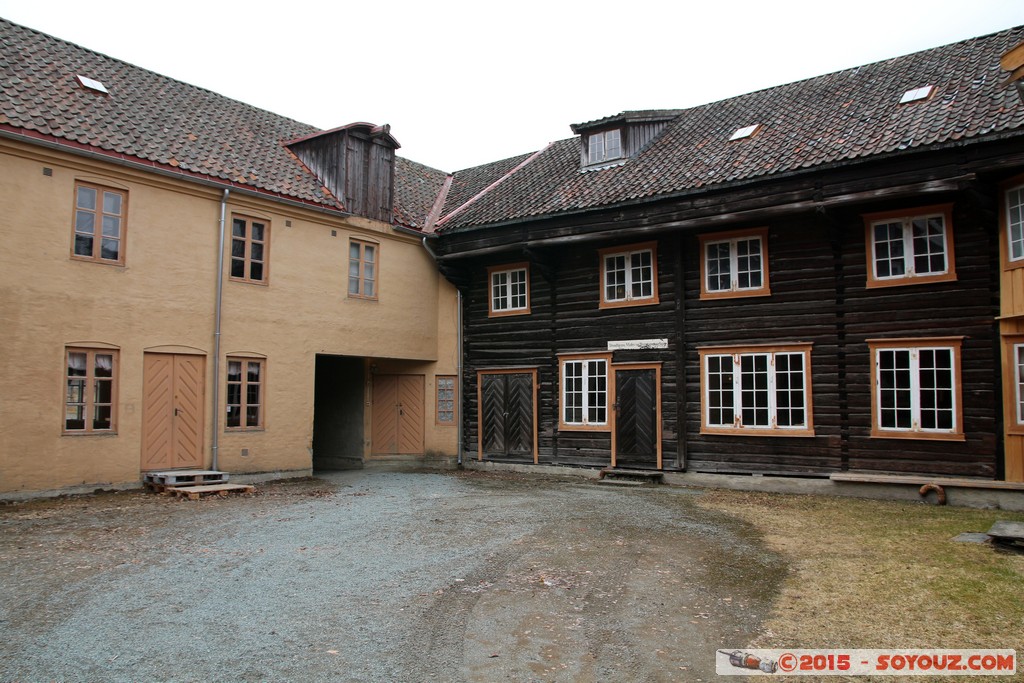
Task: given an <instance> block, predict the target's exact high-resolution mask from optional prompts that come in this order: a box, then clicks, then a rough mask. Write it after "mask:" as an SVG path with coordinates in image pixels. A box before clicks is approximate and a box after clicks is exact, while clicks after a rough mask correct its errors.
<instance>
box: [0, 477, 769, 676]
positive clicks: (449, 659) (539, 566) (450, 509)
mask: <svg viewBox="0 0 1024 683" xmlns="http://www.w3.org/2000/svg"><path fill="white" fill-rule="evenodd" d="M258 489H259V490H258V493H257V495H255V496H253V497H237V498H226V499H220V498H210V499H203V500H199V501H187V500H177V499H172V498H168V497H163V496H157V495H153V494H145V493H141V492H128V493H116V494H115V493H106V494H99V495H96V496H86V497H81V498H72V499H64V500H50V501H36V502H31V503H23V504H18V505H9V506H0V566H2V567H3V580H2V584H0V585H2V588H0V631H2V633H3V638H2V640H0V680H3V681H41V680H47V681H50V680H54V681H498V680H501V681H602V682H604V681H641V680H643V681H708V680H711V679H713V678H715V674H714V662H715V650H716V649H718V648H729V649H735V648H741V647H743V646H745V645H746V644H747V643H748V642H749V641H750V640H751V639H752V638H753V636H754V634H755V633H756V632H757V630H758V628H759V625H760V623H761V620H762V619H763V617H764V616H765V613H766V612H767V610H768V609H769V606H770V603H771V600H772V598H773V597H774V596H775V594H776V592H777V590H778V587H779V584H780V581H781V578H782V576H783V574H784V573H785V572H786V567H785V566H784V564H783V563H782V561H781V560H779V559H778V557H777V556H775V555H773V554H772V553H771V552H769V551H767V550H766V549H765V547H764V546H763V545H762V544H761V542H760V539H759V538H758V537H757V536H756V534H754V533H753V532H752V531H751V529H750V527H748V526H745V525H743V524H741V523H740V522H738V521H736V520H735V519H733V518H730V517H727V516H725V515H724V514H720V513H716V512H709V511H707V510H703V509H700V508H698V507H697V506H696V505H695V504H694V499H695V498H696V496H697V495H698V494H695V493H693V492H690V491H686V490H683V489H676V488H669V487H660V488H619V487H610V486H601V485H597V484H594V483H592V482H586V481H581V480H578V479H566V480H559V479H550V478H535V477H519V476H515V475H494V474H484V473H473V472H465V473H459V474H419V473H385V472H370V471H360V472H347V473H337V474H330V475H325V476H323V477H320V478H316V479H308V480H301V481H293V482H280V483H273V484H264V485H261V486H259V487H258Z"/></svg>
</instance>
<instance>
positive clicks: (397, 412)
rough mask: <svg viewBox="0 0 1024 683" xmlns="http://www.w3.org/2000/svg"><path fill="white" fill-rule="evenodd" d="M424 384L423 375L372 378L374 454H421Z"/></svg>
mask: <svg viewBox="0 0 1024 683" xmlns="http://www.w3.org/2000/svg"><path fill="white" fill-rule="evenodd" d="M424 384H425V383H424V378H423V375H374V376H373V402H372V406H373V416H372V418H371V423H372V424H371V430H370V433H371V437H370V438H371V439H372V447H371V452H372V453H373V455H413V454H419V453H422V452H423V425H424V414H425V411H424V397H423V393H424Z"/></svg>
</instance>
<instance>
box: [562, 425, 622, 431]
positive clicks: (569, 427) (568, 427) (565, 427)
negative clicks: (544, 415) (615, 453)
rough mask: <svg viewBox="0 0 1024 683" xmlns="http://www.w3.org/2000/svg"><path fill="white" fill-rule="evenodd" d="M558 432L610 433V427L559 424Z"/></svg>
mask: <svg viewBox="0 0 1024 683" xmlns="http://www.w3.org/2000/svg"><path fill="white" fill-rule="evenodd" d="M558 431H560V432H610V431H612V426H611V425H609V424H601V425H573V424H561V423H560V424H559V425H558Z"/></svg>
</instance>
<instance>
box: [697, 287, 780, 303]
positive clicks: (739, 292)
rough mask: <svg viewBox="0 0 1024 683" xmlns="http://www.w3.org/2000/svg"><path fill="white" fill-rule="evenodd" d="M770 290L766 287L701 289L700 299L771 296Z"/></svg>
mask: <svg viewBox="0 0 1024 683" xmlns="http://www.w3.org/2000/svg"><path fill="white" fill-rule="evenodd" d="M771 295H772V291H771V289H769V288H767V287H763V288H761V289H749V290H747V289H730V290H729V291H727V292H708V291H704V290H701V292H700V299H701V300H702V301H708V300H712V299H744V298H753V297H759V296H771Z"/></svg>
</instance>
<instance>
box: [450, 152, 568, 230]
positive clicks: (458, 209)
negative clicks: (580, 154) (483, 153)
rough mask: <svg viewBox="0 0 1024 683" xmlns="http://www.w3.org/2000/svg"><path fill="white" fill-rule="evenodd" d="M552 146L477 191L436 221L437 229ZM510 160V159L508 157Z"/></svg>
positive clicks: (536, 153) (535, 153) (532, 155)
mask: <svg viewBox="0 0 1024 683" xmlns="http://www.w3.org/2000/svg"><path fill="white" fill-rule="evenodd" d="M553 144H554V143H552V142H549V143H548V144H546V145H544V146H543V147H541V148H540V149H538V150H537V151H536V152H534V153H533V154H531V155H530V156H529V157H527V158H526V159H524V160H523V161H521V162H519V163H518V164H516V166H515V168H513V169H512V170H510V171H508V172H506V173H505V174H504V175H503V176H501V177H500V178H498V179H497V180H495V181H494V182H493V183H491V184H490V185H488V186H487V187H485V188H484V189H482V190H480V191H479V192H477V193H476V194H475V195H473V196H472V197H470V198H469V199H467V200H466V201H465V202H464V203H463V204H462V205H461V206H457V207H455V209H453V210H452V212H451V213H449V214H448V215H446V216H445V217H444V218H442V219H441V220H439V221H437V223H436V225H437V227H438V228H441V227H443V226H444V224H445V223H447V222H448V221H449V220H451V219H452V218H453V217H454V216H456V215H457V214H459V213H462V212H463V211H465V210H466V209H467V208H469V207H470V205H472V204H474V203H476V202H477V201H478V200H480V199H481V198H482V197H483V196H484V195H486V194H487V193H488V192H490V191H491V190H493V189H494V188H496V187H497V186H498V185H500V184H501V183H503V182H505V181H506V180H508V179H509V178H510V177H512V176H513V175H514V174H515V173H516V171H518V170H519V169H521V168H523V167H524V166H526V165H527V164H529V163H530V162H531V161H533V160H534V159H536V158H537V157H539V156H540V155H541V154H542V153H543V152H544V151H545V150H547V149H548V148H549V147H551V145H553ZM510 158H512V157H510ZM496 163H497V162H496Z"/></svg>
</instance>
